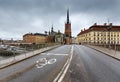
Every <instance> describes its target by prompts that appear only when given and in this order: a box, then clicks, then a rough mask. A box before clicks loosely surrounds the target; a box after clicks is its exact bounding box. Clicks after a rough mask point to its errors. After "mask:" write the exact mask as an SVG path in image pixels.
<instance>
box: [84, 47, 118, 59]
mask: <svg viewBox="0 0 120 82" xmlns="http://www.w3.org/2000/svg"><path fill="white" fill-rule="evenodd" d="M86 47H89V48H92V47H90V46H86ZM92 49H94V50H96V51H99V52H101V53H103V54H105V55H107V56H109V57H112V58H114V59H116V60H118V61H120V59H118V58H116V57H114V56H111V55H109V54H107V53H105V52H103V51H100V50H98V49H95V48H92Z"/></svg>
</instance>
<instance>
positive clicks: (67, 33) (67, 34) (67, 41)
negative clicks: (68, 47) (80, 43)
mask: <svg viewBox="0 0 120 82" xmlns="http://www.w3.org/2000/svg"><path fill="white" fill-rule="evenodd" d="M64 40H65V44H71V43H72V36H71V23H70V20H69V9H68V10H67V22H66V23H65V39H64Z"/></svg>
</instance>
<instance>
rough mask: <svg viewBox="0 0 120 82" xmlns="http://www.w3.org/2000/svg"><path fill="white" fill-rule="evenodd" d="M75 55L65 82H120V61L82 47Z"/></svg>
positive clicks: (75, 49) (77, 46) (75, 47)
mask: <svg viewBox="0 0 120 82" xmlns="http://www.w3.org/2000/svg"><path fill="white" fill-rule="evenodd" d="M73 53H74V54H73V59H72V62H71V65H70V67H69V69H68V71H67V73H66V76H65V78H64V80H63V82H120V61H118V60H116V59H113V58H111V57H109V56H107V55H105V54H103V53H101V52H98V51H96V50H94V49H91V48H88V47H85V46H82V45H76V46H74V52H73Z"/></svg>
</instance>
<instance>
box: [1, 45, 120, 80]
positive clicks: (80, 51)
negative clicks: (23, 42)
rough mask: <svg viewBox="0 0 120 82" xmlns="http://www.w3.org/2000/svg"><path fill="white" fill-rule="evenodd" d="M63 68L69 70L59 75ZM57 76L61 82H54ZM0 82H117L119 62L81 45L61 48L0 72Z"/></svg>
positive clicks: (118, 78) (119, 69)
mask: <svg viewBox="0 0 120 82" xmlns="http://www.w3.org/2000/svg"><path fill="white" fill-rule="evenodd" d="M72 46H73V47H72ZM72 48H73V49H72ZM72 50H73V52H72ZM71 52H72V53H71ZM71 54H72V55H71ZM69 59H72V60H71V61H70V60H69ZM68 60H69V61H68ZM41 61H42V62H41ZM46 62H47V63H46ZM66 62H68V63H66ZM69 65H70V66H69ZM64 66H66V68H67V66H68V67H69V68H68V69H64V70H67V71H66V72H65V71H63V72H61V71H62V69H63V68H64ZM60 73H61V74H62V73H63V74H62V75H63V76H62V75H61V76H60V77H59V78H61V77H63V80H62V81H58V80H57V81H55V79H56V77H57V76H58V75H59V74H60ZM64 75H65V77H64ZM0 82H120V61H118V60H116V59H113V58H111V57H109V56H107V55H105V54H103V53H101V52H98V51H96V50H94V49H91V48H88V47H85V46H82V45H64V46H61V47H59V48H56V49H53V50H50V51H47V52H44V53H41V54H39V55H37V56H34V57H31V58H29V59H27V60H24V61H21V62H19V63H16V64H14V65H12V66H9V67H7V68H4V69H1V70H0Z"/></svg>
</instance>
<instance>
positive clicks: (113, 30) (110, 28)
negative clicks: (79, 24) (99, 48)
mask: <svg viewBox="0 0 120 82" xmlns="http://www.w3.org/2000/svg"><path fill="white" fill-rule="evenodd" d="M77 42H78V43H79V44H93V45H109V44H110V45H114V44H116V45H120V26H117V25H112V23H110V24H109V25H107V24H106V23H104V25H97V24H96V23H95V24H94V25H92V26H91V27H89V28H88V29H84V30H81V32H80V33H79V34H78V35H77Z"/></svg>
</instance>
